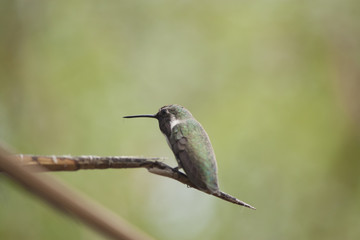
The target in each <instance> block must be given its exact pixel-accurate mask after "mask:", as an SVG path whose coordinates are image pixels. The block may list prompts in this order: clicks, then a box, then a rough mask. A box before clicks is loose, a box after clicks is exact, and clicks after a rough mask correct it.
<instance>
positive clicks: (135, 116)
mask: <svg viewBox="0 0 360 240" xmlns="http://www.w3.org/2000/svg"><path fill="white" fill-rule="evenodd" d="M123 118H157V117H156V115H150V114H148V115H133V116H125V117H123Z"/></svg>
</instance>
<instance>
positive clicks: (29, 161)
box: [16, 154, 255, 209]
mask: <svg viewBox="0 0 360 240" xmlns="http://www.w3.org/2000/svg"><path fill="white" fill-rule="evenodd" d="M16 157H17V159H19V161H20V162H21V163H22V164H23V165H25V166H28V167H32V166H38V165H40V166H42V167H45V168H46V169H47V170H49V171H76V170H80V169H106V168H146V169H147V170H148V171H149V172H150V173H153V174H157V175H160V176H164V177H168V178H172V179H174V180H177V181H179V182H181V183H183V184H186V185H188V186H189V187H192V188H195V189H197V190H199V191H202V190H200V189H198V188H197V187H196V186H195V185H193V184H192V183H191V182H190V181H189V179H188V177H187V176H186V175H185V174H184V173H182V172H179V171H178V170H177V169H175V168H171V167H170V166H168V165H166V164H164V163H162V162H159V161H158V160H162V158H145V157H125V156H115V157H114V156H110V157H99V156H89V155H86V156H68V155H64V156H55V155H52V156H38V155H23V154H19V155H16ZM203 192H204V191H203ZM205 193H207V194H211V195H213V196H215V197H218V198H221V199H223V200H225V201H228V202H231V203H234V204H237V205H240V206H244V207H248V208H251V209H255V208H254V207H253V206H251V205H249V204H247V203H245V202H243V201H241V200H239V199H237V198H235V197H233V196H231V195H229V194H227V193H224V192H221V191H220V192H219V194H212V193H209V192H205Z"/></svg>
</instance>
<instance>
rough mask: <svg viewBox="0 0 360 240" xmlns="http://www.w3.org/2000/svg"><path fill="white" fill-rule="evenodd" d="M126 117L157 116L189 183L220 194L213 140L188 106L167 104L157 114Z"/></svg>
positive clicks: (179, 167) (211, 192)
mask: <svg viewBox="0 0 360 240" xmlns="http://www.w3.org/2000/svg"><path fill="white" fill-rule="evenodd" d="M124 118H155V119H157V120H158V121H159V127H160V130H161V132H162V133H163V134H164V135H165V137H166V140H167V143H168V145H169V147H170V148H171V150H172V152H173V153H174V155H175V158H176V160H177V163H178V167H177V168H175V169H176V170H178V169H183V170H184V171H185V173H186V175H187V177H188V178H189V180H190V182H191V183H192V184H194V185H195V186H196V187H197V188H199V189H200V190H202V191H205V192H208V193H210V194H219V192H220V190H219V184H218V178H217V164H216V159H215V153H214V149H213V147H212V145H211V142H210V139H209V136H208V134H207V133H206V131H205V130H204V128H203V127H202V126H201V124H200V123H199V122H198V121H196V119H195V118H194V117H193V115H192V114H191V113H190V112H189V110H187V109H186V108H184V107H182V106H180V105H176V104H173V105H167V106H164V107H162V108H160V109H159V111H158V112H157V113H156V114H154V115H134V116H125V117H124Z"/></svg>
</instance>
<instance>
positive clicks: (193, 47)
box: [0, 0, 360, 240]
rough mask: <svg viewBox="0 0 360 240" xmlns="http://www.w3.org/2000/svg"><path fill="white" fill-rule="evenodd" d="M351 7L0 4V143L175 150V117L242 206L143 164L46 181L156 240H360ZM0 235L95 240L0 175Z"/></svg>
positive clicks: (77, 149) (357, 70)
mask: <svg viewBox="0 0 360 240" xmlns="http://www.w3.org/2000/svg"><path fill="white" fill-rule="evenodd" d="M359 23H360V2H359V1H357V0H344V1H335V0H330V1H329V0H327V1H324V0H316V1H310V0H308V1H290V0H289V1H282V0H271V1H270V0H269V1H266V0H260V1H160V0H158V1H146V0H143V1H103V2H100V1H40V0H39V1H24V0H18V1H13V0H2V1H0V84H1V85H0V139H1V141H3V142H4V143H6V144H8V145H9V146H12V147H13V151H15V152H17V153H24V154H25V153H28V154H39V155H43V154H71V155H85V154H86V155H89V154H93V155H105V156H106V155H140V156H164V157H168V160H166V161H165V162H166V163H167V164H170V165H172V166H176V162H175V160H174V157H173V154H172V152H171V151H170V149H169V148H168V146H167V144H166V141H165V139H164V137H163V136H162V134H161V133H160V130H159V128H158V125H157V122H156V121H154V120H149V119H141V120H140V119H138V120H126V119H122V116H124V115H130V114H150V113H155V112H157V110H158V108H160V107H161V106H163V105H167V104H171V103H177V104H181V105H183V106H185V107H186V108H188V109H189V110H190V111H191V112H192V113H193V115H194V116H195V117H196V118H197V120H199V121H200V122H201V123H202V125H203V126H204V128H205V129H206V130H207V132H208V134H209V136H210V138H211V140H212V144H213V147H214V149H215V152H216V156H217V161H218V167H219V181H220V186H221V189H222V190H223V191H225V192H227V193H229V194H232V195H234V196H236V197H238V198H240V199H242V200H244V201H246V202H248V203H250V204H252V205H254V206H255V207H257V210H256V211H252V210H249V209H245V208H242V207H239V206H236V205H233V204H230V203H228V202H225V201H221V200H219V199H217V198H214V197H211V196H209V195H206V194H203V193H201V192H198V191H196V190H193V189H189V188H186V186H184V185H182V184H180V183H178V182H176V181H173V180H170V179H166V178H162V177H158V176H155V175H152V174H149V173H147V172H146V170H144V169H132V170H94V171H79V172H59V173H49V174H50V175H52V176H54V177H56V178H59V179H61V180H63V181H64V182H66V183H67V184H69V185H71V186H72V187H73V188H75V189H76V190H78V191H80V192H82V193H84V194H85V195H88V196H89V197H91V198H93V199H94V200H95V201H97V202H99V203H101V204H103V205H105V206H106V207H107V208H109V209H110V210H111V211H113V212H114V213H116V214H118V215H120V216H122V217H124V218H125V219H127V220H128V221H130V222H131V223H133V224H135V225H137V226H138V227H139V228H141V229H143V230H144V231H146V232H147V233H149V234H150V235H152V236H153V237H154V238H156V239H214V240H215V239H220V238H221V239H261V240H262V239H359V238H360V228H359V219H360V204H359V202H360V175H359V170H360V162H359V160H360V130H359V129H360V127H359V122H360V64H359V63H360V44H359V42H360V26H359V25H360V24H359ZM0 201H1V205H0V238H1V239H65V238H67V239H103V238H104V237H103V236H101V235H99V234H98V233H97V232H95V231H94V230H91V229H89V228H88V227H87V226H84V225H83V224H82V223H80V222H79V221H77V220H74V219H72V218H69V217H68V216H66V215H64V214H62V213H60V212H58V211H57V210H55V209H53V208H51V207H49V206H48V205H46V204H44V203H43V202H42V201H39V199H38V198H37V197H34V196H33V195H31V194H29V193H28V192H26V191H24V190H23V189H22V188H21V187H19V186H18V185H16V184H15V183H13V182H12V181H11V180H9V179H8V178H7V177H6V176H3V175H1V176H0Z"/></svg>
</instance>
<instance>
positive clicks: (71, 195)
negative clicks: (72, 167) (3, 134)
mask: <svg viewBox="0 0 360 240" xmlns="http://www.w3.org/2000/svg"><path fill="white" fill-rule="evenodd" d="M18 159H19V158H15V157H14V155H10V153H9V152H7V151H6V150H5V149H3V148H2V147H1V146H0V171H2V172H3V173H6V174H7V175H8V176H9V177H11V178H12V179H13V180H14V181H15V182H17V183H19V184H21V185H22V186H24V187H25V188H26V189H27V190H29V191H30V192H31V193H33V194H35V195H37V196H39V197H40V198H42V199H44V200H45V201H46V202H48V203H49V204H51V205H53V206H55V207H57V208H58V209H60V210H62V211H64V212H65V213H68V214H69V215H71V216H74V217H77V218H78V219H80V220H82V221H83V222H85V223H87V224H88V225H90V226H91V227H93V228H95V229H97V230H99V231H100V232H102V233H104V234H106V235H107V236H109V237H112V238H114V239H123V240H124V239H129V240H135V239H152V238H151V237H149V236H148V235H146V234H145V233H143V232H142V231H141V230H140V229H137V228H136V227H135V226H132V225H130V224H129V223H127V222H126V221H125V220H124V219H121V218H120V217H118V216H116V215H114V214H113V213H111V212H110V211H108V210H107V209H105V208H103V207H101V206H100V205H98V204H96V203H95V202H93V201H91V200H90V199H87V198H85V197H83V196H81V195H80V194H79V193H78V192H76V191H73V190H71V189H69V188H68V187H67V186H65V185H64V184H63V183H61V182H59V181H57V180H56V179H54V178H52V177H51V176H49V175H38V174H35V173H34V172H33V171H29V169H28V168H26V167H23V166H21V164H19V161H17V160H18ZM20 159H21V158H20ZM32 168H33V170H35V171H43V170H42V169H43V168H42V167H41V166H32Z"/></svg>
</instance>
